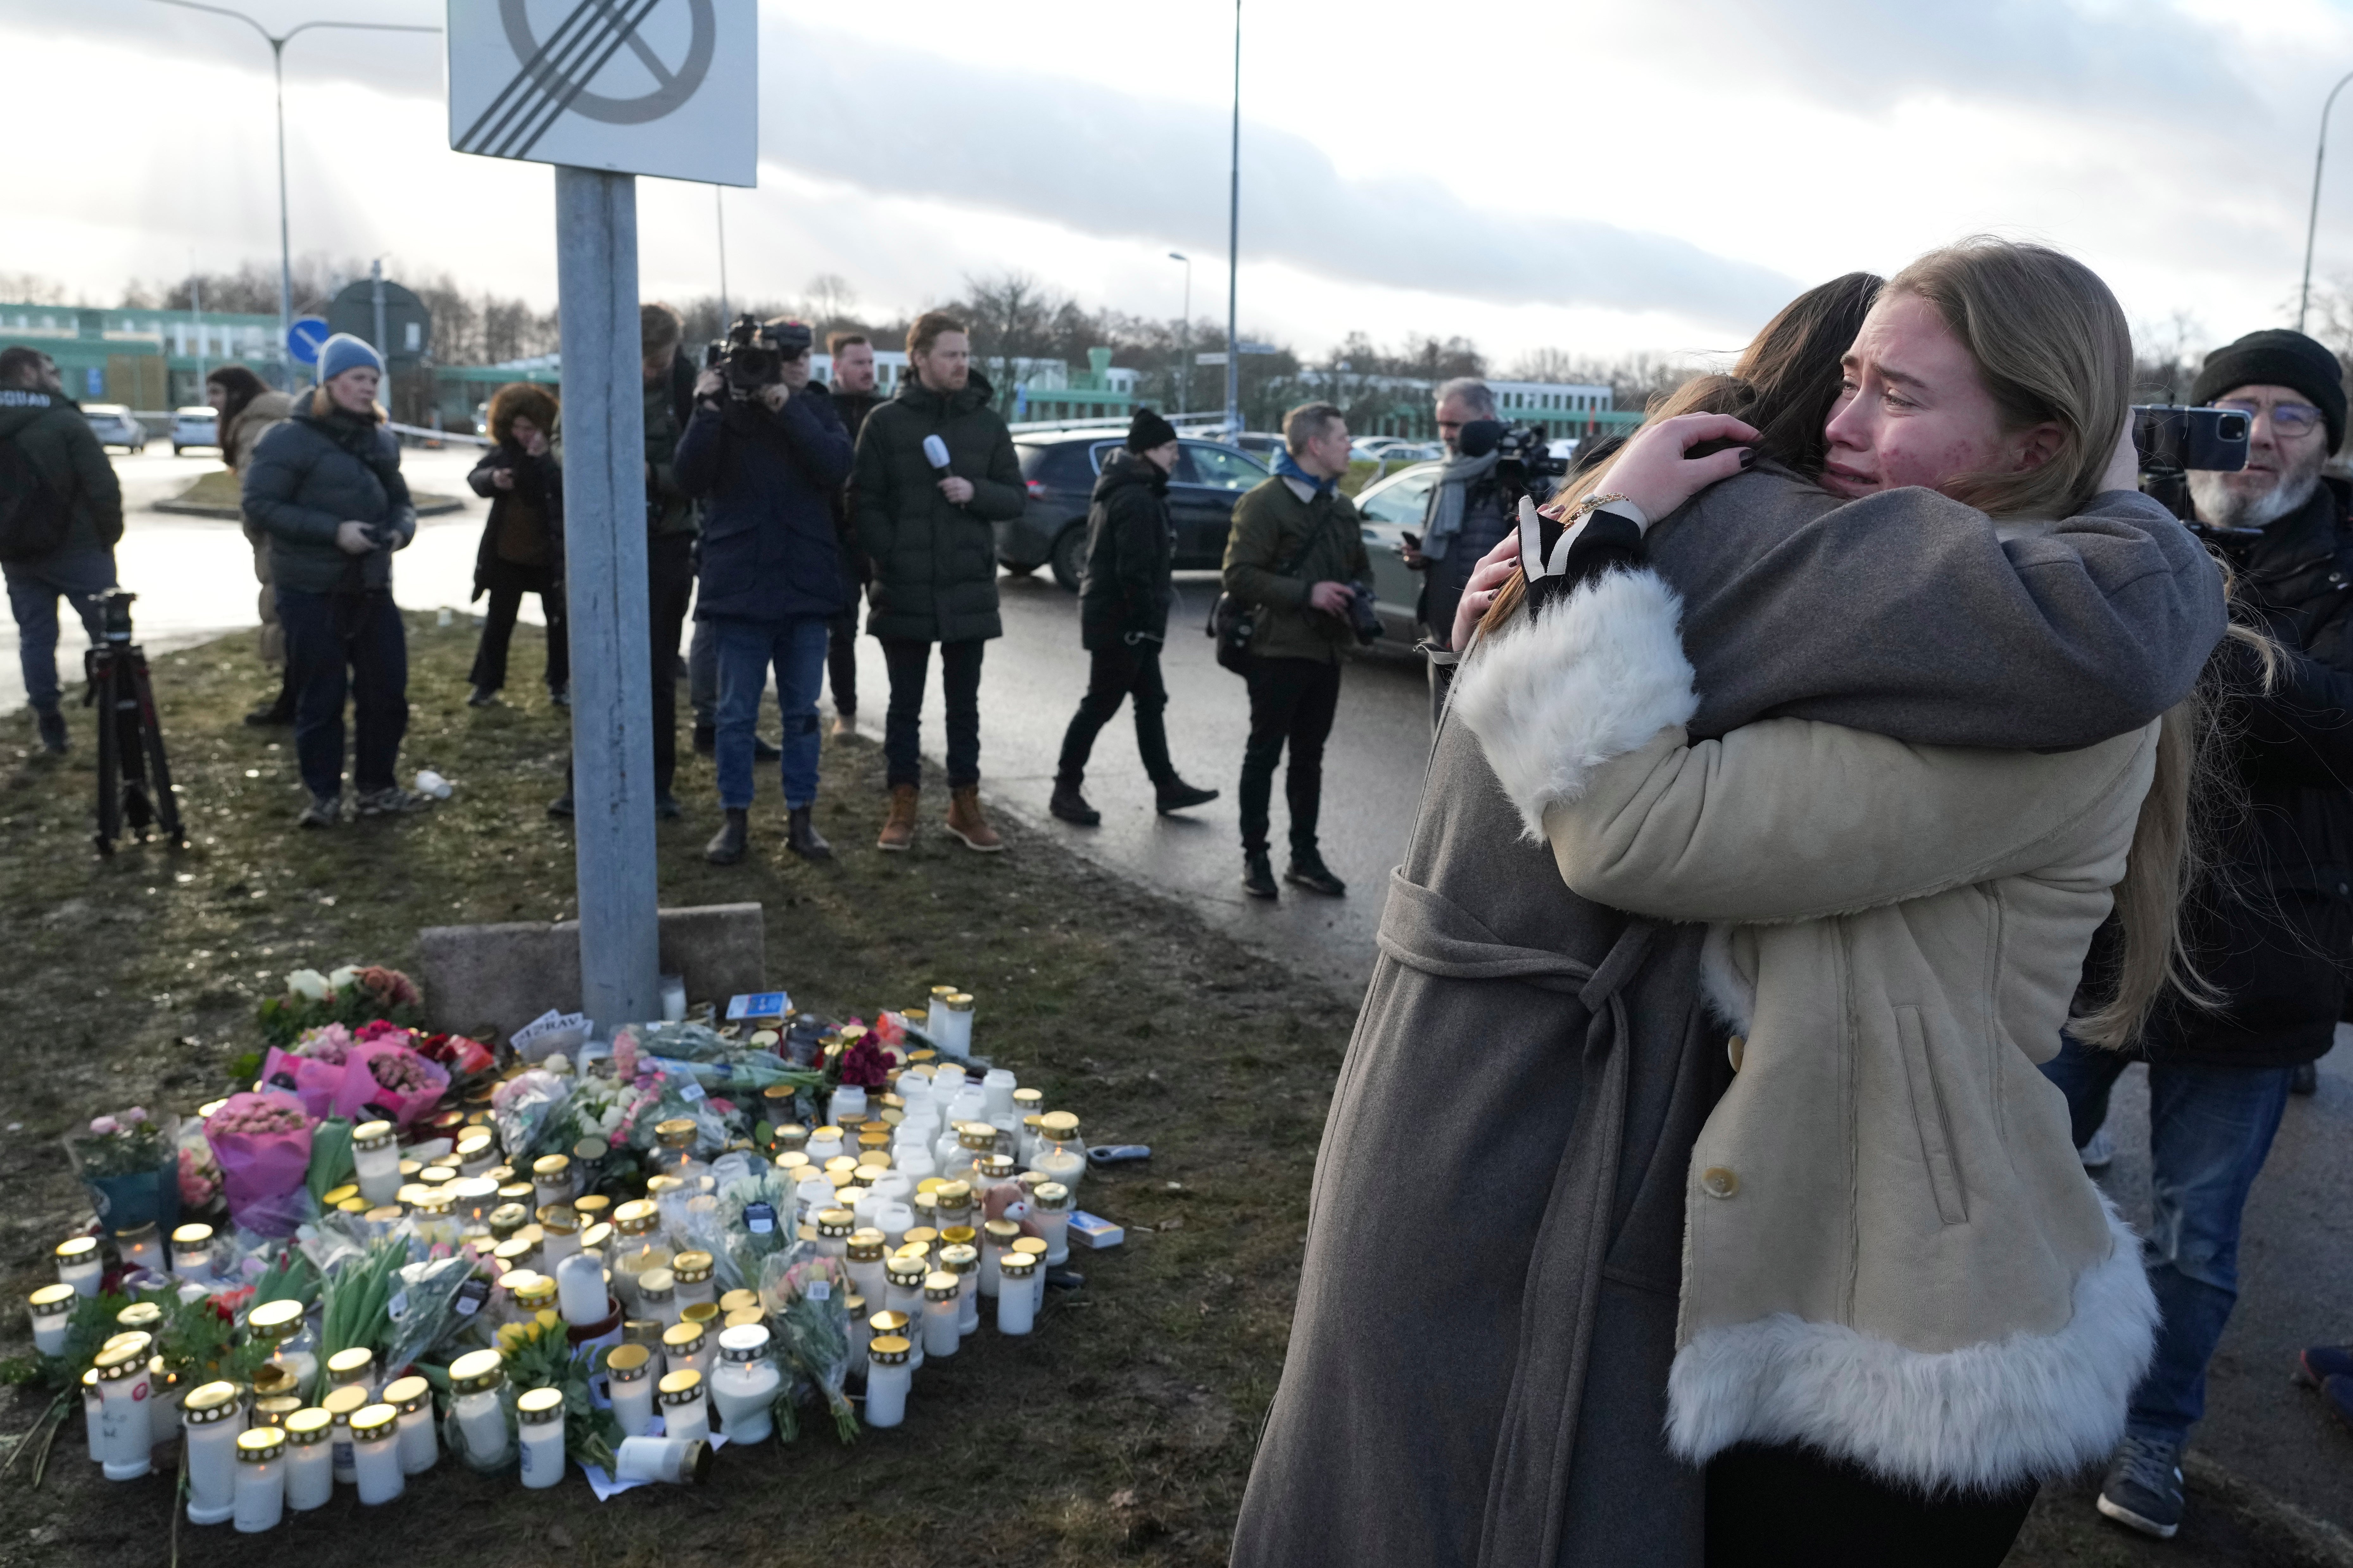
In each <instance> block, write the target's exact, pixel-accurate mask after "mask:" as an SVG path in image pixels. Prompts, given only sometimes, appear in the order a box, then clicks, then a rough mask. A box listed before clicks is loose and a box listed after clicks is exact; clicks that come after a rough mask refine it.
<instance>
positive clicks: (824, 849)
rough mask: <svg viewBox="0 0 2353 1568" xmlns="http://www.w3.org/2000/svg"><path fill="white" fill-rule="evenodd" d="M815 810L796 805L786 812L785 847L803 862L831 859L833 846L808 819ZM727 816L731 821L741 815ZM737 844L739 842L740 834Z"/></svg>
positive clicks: (731, 814)
mask: <svg viewBox="0 0 2353 1568" xmlns="http://www.w3.org/2000/svg"><path fill="white" fill-rule="evenodd" d="M815 809H816V808H815V807H814V806H807V805H797V806H794V807H792V808H791V809H790V810H788V811H787V812H786V814H785V847H786V848H787V849H789V850H791V851H792V852H793V853H794V854H796V855H797V856H799V857H800V858H802V859H804V860H830V859H832V858H833V846H832V845H830V844H828V843H827V842H826V841H825V839H824V838H823V837H821V836H820V835H819V834H818V830H817V824H816V823H815V822H814V821H812V820H811V819H810V814H811V813H812V812H813V811H814V810H815ZM727 815H728V816H729V817H730V818H731V819H732V818H733V817H735V816H739V815H741V814H740V813H737V812H733V811H731V812H729V813H728V814H727ZM738 842H741V836H740V834H739V836H738Z"/></svg>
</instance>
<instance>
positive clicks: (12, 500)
mask: <svg viewBox="0 0 2353 1568" xmlns="http://www.w3.org/2000/svg"><path fill="white" fill-rule="evenodd" d="M0 516H5V518H6V519H7V521H8V527H7V530H6V532H5V535H0V574H5V576H6V579H7V583H8V608H9V609H10V610H11V611H12V612H14V613H15V615H16V656H17V659H18V661H19V662H20V663H21V664H22V665H23V666H24V670H25V698H26V701H27V702H28V703H29V704H30V705H31V707H32V710H33V719H34V722H35V723H36V724H37V725H38V727H39V730H40V737H41V749H42V750H43V751H46V752H62V751H64V750H65V749H66V720H65V714H64V713H63V712H62V711H61V710H60V709H59V707H58V699H59V694H60V689H59V687H58V659H57V653H58V595H60V594H62V595H65V597H66V600H67V602H68V603H69V604H71V605H73V607H74V613H75V614H77V615H79V616H81V623H82V626H83V627H84V629H86V630H87V631H88V632H89V633H90V641H91V642H93V643H95V642H96V641H98V638H99V629H100V628H99V613H98V609H97V606H95V605H92V604H91V603H90V595H94V594H100V593H103V592H105V591H106V590H107V589H109V588H111V587H113V586H114V546H115V542H117V541H118V540H120V539H121V537H122V488H121V485H119V484H117V483H116V482H115V478H114V466H113V465H112V464H111V463H109V462H108V461H107V460H106V452H105V450H104V449H103V448H102V447H100V446H99V444H98V435H97V433H96V432H95V431H93V430H92V429H90V421H89V420H88V419H86V418H84V417H83V416H82V412H81V407H80V405H79V404H77V403H75V402H74V401H73V399H71V398H69V397H68V396H67V395H66V388H65V383H64V381H63V380H61V379H60V378H59V377H58V367H57V363H56V362H55V361H53V360H51V359H50V358H49V356H48V355H47V354H45V353H41V352H40V350H38V349H29V348H11V349H9V350H7V351H5V353H0Z"/></svg>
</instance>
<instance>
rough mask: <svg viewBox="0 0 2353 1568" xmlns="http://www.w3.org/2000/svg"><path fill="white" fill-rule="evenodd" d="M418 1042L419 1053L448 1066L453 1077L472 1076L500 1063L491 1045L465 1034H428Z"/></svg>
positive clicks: (428, 1059)
mask: <svg viewBox="0 0 2353 1568" xmlns="http://www.w3.org/2000/svg"><path fill="white" fill-rule="evenodd" d="M416 1044H417V1055H419V1056H421V1057H423V1058H425V1059H426V1060H427V1061H433V1062H438V1063H440V1064H441V1065H442V1066H443V1067H445V1068H448V1069H449V1076H450V1078H451V1079H461V1078H471V1077H473V1076H474V1075H475V1074H476V1073H480V1072H488V1071H490V1070H491V1068H493V1067H496V1066H497V1065H498V1057H497V1056H496V1054H495V1053H493V1052H492V1051H491V1047H488V1046H486V1045H484V1044H482V1042H481V1041H480V1040H474V1039H469V1038H467V1037H465V1036H463V1035H427V1036H424V1037H421V1038H419V1039H418V1040H417V1043H416Z"/></svg>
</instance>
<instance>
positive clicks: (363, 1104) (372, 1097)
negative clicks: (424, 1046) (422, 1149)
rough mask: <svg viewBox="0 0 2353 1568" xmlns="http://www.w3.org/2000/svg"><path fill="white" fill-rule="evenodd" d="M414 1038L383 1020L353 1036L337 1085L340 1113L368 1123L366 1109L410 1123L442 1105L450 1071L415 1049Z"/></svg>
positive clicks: (401, 1123) (337, 1111)
mask: <svg viewBox="0 0 2353 1568" xmlns="http://www.w3.org/2000/svg"><path fill="white" fill-rule="evenodd" d="M415 1038H416V1037H415V1036H414V1035H412V1034H411V1033H410V1032H409V1031H408V1030H406V1029H404V1028H402V1027H401V1026H399V1025H397V1024H389V1023H385V1022H384V1021H382V1020H378V1021H376V1022H375V1023H372V1024H369V1025H367V1026H364V1027H363V1028H362V1029H361V1030H360V1031H359V1033H358V1034H357V1035H355V1036H353V1041H352V1047H351V1050H350V1051H349V1053H348V1054H347V1058H346V1061H345V1066H344V1070H343V1082H342V1083H341V1084H340V1085H338V1086H337V1088H336V1089H335V1099H334V1110H335V1114H336V1115H338V1116H344V1117H351V1118H354V1119H358V1120H363V1121H364V1120H365V1119H366V1117H365V1116H364V1115H363V1112H365V1113H367V1114H370V1115H380V1116H382V1117H383V1118H384V1119H385V1121H390V1122H393V1123H395V1124H396V1125H398V1126H401V1127H406V1126H407V1125H408V1124H409V1123H410V1122H412V1121H416V1120H417V1118H418V1117H419V1116H421V1115H423V1114H424V1113H425V1112H426V1111H427V1110H431V1109H432V1108H433V1107H434V1106H435V1105H436V1104H438V1102H439V1100H440V1099H441V1096H442V1095H443V1094H444V1093H446V1092H448V1088H449V1069H448V1068H445V1067H442V1066H441V1065H440V1064H439V1063H438V1062H431V1061H427V1059H426V1058H424V1057H422V1056H420V1055H418V1054H417V1052H416V1051H415V1050H413V1049H411V1048H410V1046H409V1042H410V1041H411V1040H413V1039H415Z"/></svg>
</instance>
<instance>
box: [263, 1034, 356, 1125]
mask: <svg viewBox="0 0 2353 1568" xmlns="http://www.w3.org/2000/svg"><path fill="white" fill-rule="evenodd" d="M337 1032H338V1033H340V1032H341V1029H340V1026H339V1027H338V1031H337ZM349 1049H350V1047H349V1044H348V1042H345V1043H344V1044H343V1045H341V1046H338V1047H335V1048H334V1052H333V1054H332V1056H326V1055H321V1056H311V1055H309V1054H307V1053H304V1052H301V1051H288V1050H282V1049H280V1047H276V1046H272V1047H269V1055H268V1056H267V1057H265V1058H262V1063H261V1081H262V1082H263V1083H265V1084H267V1085H268V1086H269V1088H271V1089H280V1090H283V1091H284V1092H286V1093H288V1094H290V1095H293V1096H294V1097H296V1099H298V1100H300V1101H301V1106H302V1110H303V1113H304V1114H305V1115H307V1116H309V1117H310V1118H311V1120H312V1121H317V1120H318V1119H319V1118H320V1117H322V1116H332V1115H333V1114H334V1113H335V1094H336V1091H337V1090H339V1089H342V1088H343V1075H344V1074H345V1073H346V1072H348V1071H349V1070H350V1068H349V1064H348V1063H347V1062H346V1060H345V1058H346V1056H347V1055H348V1053H349Z"/></svg>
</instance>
